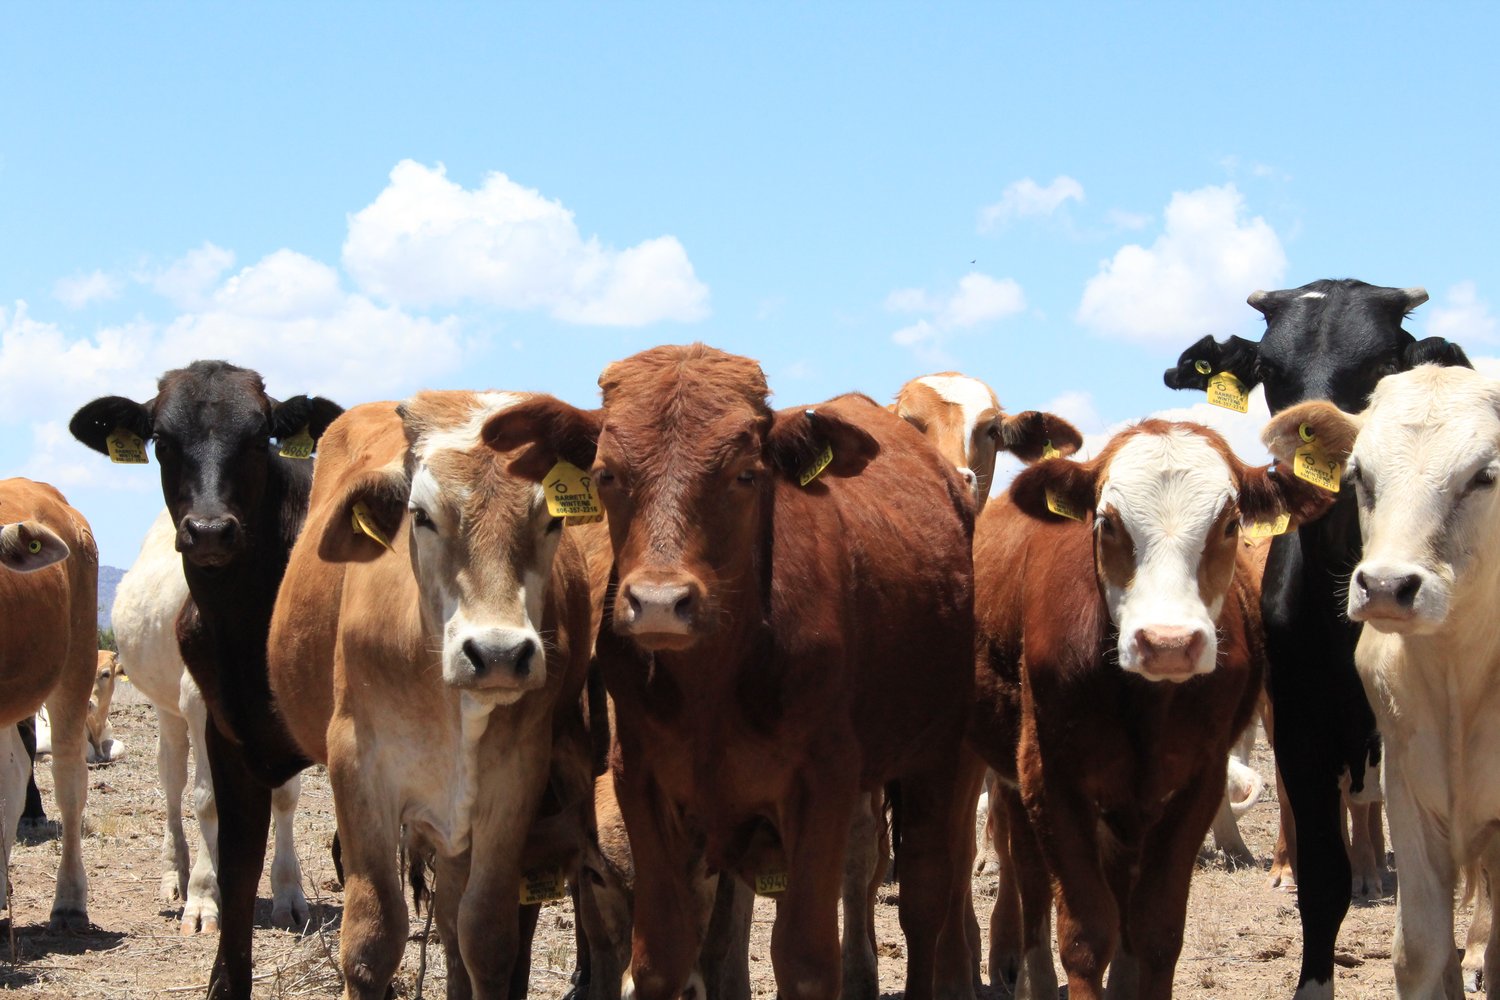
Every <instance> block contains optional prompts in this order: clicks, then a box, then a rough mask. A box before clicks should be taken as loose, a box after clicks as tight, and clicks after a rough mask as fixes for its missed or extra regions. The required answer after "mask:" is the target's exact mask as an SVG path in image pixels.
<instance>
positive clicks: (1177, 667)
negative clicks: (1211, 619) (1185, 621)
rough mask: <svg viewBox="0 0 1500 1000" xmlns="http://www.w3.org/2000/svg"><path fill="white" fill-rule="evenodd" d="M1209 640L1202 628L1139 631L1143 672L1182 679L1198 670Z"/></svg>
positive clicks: (1181, 627) (1150, 628)
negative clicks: (1199, 660)
mask: <svg viewBox="0 0 1500 1000" xmlns="http://www.w3.org/2000/svg"><path fill="white" fill-rule="evenodd" d="M1207 641H1208V640H1207V637H1206V636H1205V635H1204V633H1203V630H1202V629H1199V628H1188V627H1183V626H1177V625H1167V626H1147V627H1145V628H1139V629H1136V632H1135V644H1136V648H1137V649H1138V650H1139V651H1140V657H1141V670H1142V672H1143V673H1147V674H1151V675H1153V676H1157V677H1171V678H1175V679H1179V680H1181V679H1186V678H1187V677H1190V676H1191V675H1192V674H1193V672H1194V671H1195V670H1197V668H1198V659H1199V657H1201V656H1202V655H1203V647H1204V644H1205V643H1206V642H1207Z"/></svg>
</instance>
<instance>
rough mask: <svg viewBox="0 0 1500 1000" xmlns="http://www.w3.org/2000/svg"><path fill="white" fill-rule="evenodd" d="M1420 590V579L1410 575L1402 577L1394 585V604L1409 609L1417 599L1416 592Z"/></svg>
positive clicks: (1413, 574)
mask: <svg viewBox="0 0 1500 1000" xmlns="http://www.w3.org/2000/svg"><path fill="white" fill-rule="evenodd" d="M1421 589H1422V578H1421V577H1419V576H1417V575H1416V574H1415V573H1412V574H1410V575H1408V576H1404V577H1402V578H1401V580H1400V581H1399V582H1398V583H1397V584H1396V603H1397V604H1399V605H1401V606H1402V607H1403V608H1409V607H1411V606H1412V603H1413V602H1414V601H1416V599H1417V591H1418V590H1421Z"/></svg>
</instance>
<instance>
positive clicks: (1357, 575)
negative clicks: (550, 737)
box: [1354, 569, 1370, 594]
mask: <svg viewBox="0 0 1500 1000" xmlns="http://www.w3.org/2000/svg"><path fill="white" fill-rule="evenodd" d="M1354 586H1355V587H1357V588H1359V592H1360V593H1361V594H1369V592H1370V581H1369V580H1367V579H1365V571H1364V570H1362V569H1361V570H1355V572H1354Z"/></svg>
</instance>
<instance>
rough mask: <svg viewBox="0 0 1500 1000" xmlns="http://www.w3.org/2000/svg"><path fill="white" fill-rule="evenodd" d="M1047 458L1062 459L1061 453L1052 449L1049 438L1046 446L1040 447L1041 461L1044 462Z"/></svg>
mask: <svg viewBox="0 0 1500 1000" xmlns="http://www.w3.org/2000/svg"><path fill="white" fill-rule="evenodd" d="M1049 458H1062V452H1060V451H1058V450H1057V449H1056V448H1054V447H1052V440H1051V439H1050V438H1049V439H1048V440H1047V443H1046V444H1044V445H1042V459H1043V460H1044V461H1045V460H1046V459H1049Z"/></svg>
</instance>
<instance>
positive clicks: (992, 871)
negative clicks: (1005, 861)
mask: <svg viewBox="0 0 1500 1000" xmlns="http://www.w3.org/2000/svg"><path fill="white" fill-rule="evenodd" d="M974 874H975V875H999V874H1000V860H999V859H998V858H981V859H980V860H979V864H977V865H975V866H974Z"/></svg>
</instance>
